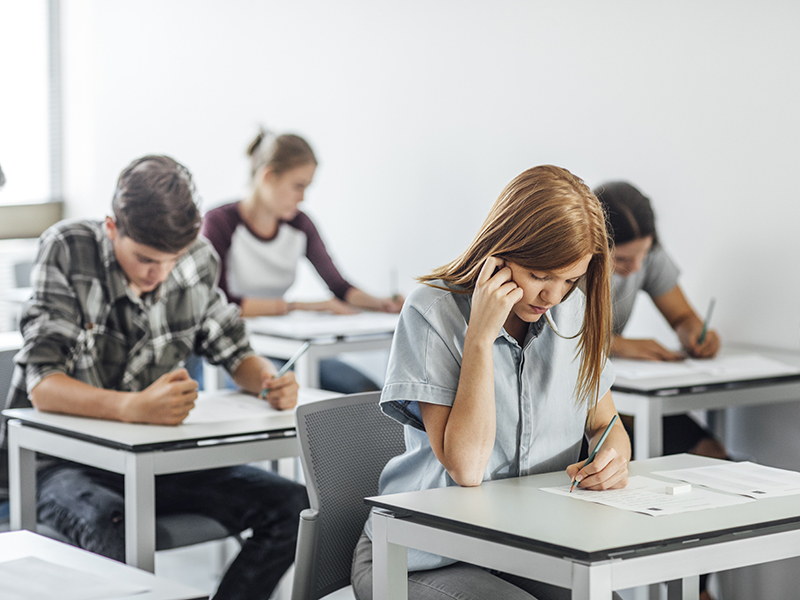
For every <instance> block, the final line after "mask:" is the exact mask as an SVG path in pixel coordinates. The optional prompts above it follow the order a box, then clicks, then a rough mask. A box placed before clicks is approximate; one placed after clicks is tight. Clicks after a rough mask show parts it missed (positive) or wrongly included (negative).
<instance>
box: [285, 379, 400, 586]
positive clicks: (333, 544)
mask: <svg viewBox="0 0 800 600" xmlns="http://www.w3.org/2000/svg"><path fill="white" fill-rule="evenodd" d="M379 398H380V392H366V393H363V394H351V395H349V396H340V397H338V398H332V399H330V400H322V401H320V402H313V403H310V404H304V405H302V406H299V407H298V408H297V413H296V414H297V436H298V438H299V439H300V446H301V452H302V454H301V457H300V458H301V460H302V463H303V470H304V472H305V476H306V486H307V488H308V497H309V501H310V504H311V508H310V509H307V510H304V511H303V512H302V513H301V515H300V530H299V533H298V540H297V553H296V556H295V572H294V585H293V587H292V600H317V599H318V598H322V597H323V596H326V595H327V594H330V593H331V592H335V591H336V590H338V589H341V588H343V587H345V586H348V585H350V565H351V564H352V560H353V550H354V549H355V547H356V543H357V542H358V538H359V536H360V535H361V532H362V530H363V529H364V522H365V521H366V520H367V515H368V513H369V507H368V506H367V505H366V504H364V498H365V497H367V496H374V495H376V494H377V493H378V477H379V476H380V474H381V471H382V470H383V467H384V466H385V465H386V463H387V462H388V461H389V459H391V458H393V457H394V456H397V455H399V454H402V453H403V452H404V451H405V439H404V436H403V427H402V425H400V424H399V423H397V422H396V421H394V420H392V419H390V418H389V417H387V416H385V415H384V414H383V413H381V411H380V408H379V407H378V399H379Z"/></svg>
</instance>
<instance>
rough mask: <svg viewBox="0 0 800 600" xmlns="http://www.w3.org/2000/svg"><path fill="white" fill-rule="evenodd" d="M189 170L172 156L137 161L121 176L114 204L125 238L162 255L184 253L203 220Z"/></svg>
mask: <svg viewBox="0 0 800 600" xmlns="http://www.w3.org/2000/svg"><path fill="white" fill-rule="evenodd" d="M197 204H198V201H197V197H196V192H195V187H194V182H193V181H192V175H191V173H189V170H188V169H187V168H186V167H184V166H183V165H182V164H180V163H179V162H177V161H175V160H173V159H171V158H170V157H168V156H143V157H141V158H137V159H136V160H134V161H133V162H132V163H131V164H129V165H128V166H127V167H125V169H124V170H123V171H122V173H120V176H119V179H118V180H117V189H116V191H115V192H114V199H113V200H112V202H111V207H112V210H113V211H114V220H115V221H116V224H117V229H118V230H119V232H120V234H121V235H124V236H128V237H129V238H131V239H132V240H133V241H134V242H136V243H139V244H144V245H145V246H150V247H152V248H155V249H157V250H160V251H162V252H169V253H176V252H180V251H181V250H183V249H184V248H186V247H187V246H189V244H191V243H192V242H193V241H194V240H195V239H196V238H197V234H198V233H199V232H200V224H201V221H202V217H201V216H200V209H199V207H198V205H197Z"/></svg>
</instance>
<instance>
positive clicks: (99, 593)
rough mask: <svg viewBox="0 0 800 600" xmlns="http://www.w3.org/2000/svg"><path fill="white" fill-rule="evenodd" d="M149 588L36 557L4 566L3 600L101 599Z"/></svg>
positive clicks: (0, 581) (0, 573)
mask: <svg viewBox="0 0 800 600" xmlns="http://www.w3.org/2000/svg"><path fill="white" fill-rule="evenodd" d="M148 591H150V590H149V588H147V587H145V586H142V585H138V584H133V583H127V582H125V581H119V580H118V579H112V578H110V577H103V576H101V575H95V574H94V573H88V572H86V571H80V570H78V569H72V568H70V567H65V566H63V565H59V564H56V563H53V562H50V561H47V560H42V559H41V558H36V557H34V556H26V557H24V558H18V559H15V560H9V561H6V562H1V563H0V598H2V599H3V600H100V599H103V600H105V599H108V598H120V597H124V596H133V595H135V594H143V593H145V592H148Z"/></svg>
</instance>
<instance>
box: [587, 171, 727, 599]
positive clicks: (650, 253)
mask: <svg viewBox="0 0 800 600" xmlns="http://www.w3.org/2000/svg"><path fill="white" fill-rule="evenodd" d="M594 193H595V195H596V196H597V198H598V199H599V200H600V202H601V203H602V204H603V208H604V209H605V211H606V214H607V217H608V222H609V237H610V240H611V241H612V243H613V251H612V257H613V258H612V266H613V274H612V276H611V302H612V306H613V311H612V314H613V336H612V345H611V355H612V356H617V357H620V358H635V359H642V360H668V361H674V360H682V359H684V358H685V357H686V356H687V355H688V356H691V357H697V358H710V357H713V356H715V355H716V354H717V352H719V347H720V339H719V335H718V334H717V332H716V331H714V330H713V329H709V330H708V331H707V333H706V336H705V340H704V341H703V343H702V344H701V343H699V341H698V340H699V338H700V334H701V332H702V330H703V320H702V319H701V318H700V316H698V314H697V313H696V312H695V311H694V309H693V308H692V307H691V305H690V304H689V302H688V300H687V299H686V296H685V295H684V293H683V290H681V287H680V285H678V274H679V271H678V267H677V265H676V264H675V263H674V262H673V260H672V259H671V258H670V256H669V255H668V254H667V253H666V252H665V251H664V248H663V247H662V246H661V244H660V243H659V240H658V234H657V232H656V226H655V215H654V213H653V208H652V206H651V204H650V199H649V198H647V197H646V196H645V195H644V194H642V192H640V191H639V190H638V189H637V188H635V187H634V186H633V185H631V184H630V183H627V182H624V181H616V182H611V183H606V184H604V185H601V186H600V187H598V188H597V189H595V190H594ZM639 290H644V291H645V292H647V294H648V295H649V296H650V298H652V300H653V303H654V304H655V306H656V308H657V309H658V310H659V312H660V313H661V314H662V315H663V316H664V318H665V319H666V320H667V323H669V325H670V327H672V329H673V330H674V331H675V333H676V334H677V335H678V339H679V340H680V343H681V346H682V348H683V351H682V352H676V351H673V350H669V349H668V348H665V347H664V346H663V345H661V344H660V343H658V342H657V341H656V340H653V339H631V338H626V337H623V336H622V333H623V330H624V329H625V325H626V324H627V323H628V319H629V318H630V316H631V313H632V312H633V306H634V303H635V302H636V297H637V295H638V292H639ZM622 422H623V424H624V425H625V428H626V429H627V430H628V433H629V434H630V436H631V439H633V419H632V418H631V417H628V416H626V415H622ZM663 439H664V446H663V453H664V454H679V453H681V452H688V453H690V454H700V455H702V456H711V457H713V458H726V457H727V451H726V450H725V447H724V446H723V445H722V444H721V443H720V442H719V440H717V439H716V438H715V437H714V436H713V434H712V433H711V432H710V431H708V429H706V428H705V427H702V426H701V425H700V424H699V423H698V422H697V421H695V420H694V419H693V418H692V417H690V416H689V415H670V416H666V417H664V418H663ZM706 586H707V576H706V575H703V576H702V577H701V578H700V592H701V593H700V600H710V599H711V596H710V595H709V593H708V591H707V589H706Z"/></svg>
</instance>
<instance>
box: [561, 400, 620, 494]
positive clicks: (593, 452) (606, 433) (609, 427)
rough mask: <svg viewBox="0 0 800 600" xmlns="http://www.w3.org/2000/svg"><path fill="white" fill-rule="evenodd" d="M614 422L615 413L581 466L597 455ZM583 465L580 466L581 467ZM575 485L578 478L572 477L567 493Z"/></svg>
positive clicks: (615, 420) (615, 419) (615, 418)
mask: <svg viewBox="0 0 800 600" xmlns="http://www.w3.org/2000/svg"><path fill="white" fill-rule="evenodd" d="M616 422H617V415H616V414H615V415H614V416H613V417H611V421H609V423H608V425H606V430H605V431H604V432H603V435H601V436H600V441H599V442H597V445H596V446H595V447H594V450H592V452H591V454H589V458H587V459H586V462H585V463H583V467H585V466H586V465H588V464H590V463H591V462H592V461H593V460H594V457H595V456H597V453H598V451H599V450H600V447H601V446H602V445H603V442H605V441H606V438H607V437H608V434H609V432H610V431H611V428H612V427H613V426H614V423H616ZM583 467H581V469H582V468H583ZM576 477H577V476H576ZM576 485H578V480H577V479H573V480H572V485H570V486H569V493H570V494H571V493H572V490H574V489H575V486H576Z"/></svg>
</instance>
